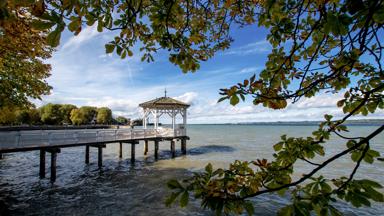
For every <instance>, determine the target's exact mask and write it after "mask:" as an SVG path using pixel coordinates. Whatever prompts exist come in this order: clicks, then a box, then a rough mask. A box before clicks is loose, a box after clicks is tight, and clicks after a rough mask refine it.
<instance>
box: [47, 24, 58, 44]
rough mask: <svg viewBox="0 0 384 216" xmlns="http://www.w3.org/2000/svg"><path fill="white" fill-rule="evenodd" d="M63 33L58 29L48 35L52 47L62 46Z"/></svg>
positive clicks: (48, 41)
mask: <svg viewBox="0 0 384 216" xmlns="http://www.w3.org/2000/svg"><path fill="white" fill-rule="evenodd" d="M60 37H61V31H60V30H59V29H58V28H56V29H55V30H54V31H52V32H51V33H49V34H48V36H47V43H48V44H49V45H50V46H52V47H57V46H58V45H59V44H60Z"/></svg>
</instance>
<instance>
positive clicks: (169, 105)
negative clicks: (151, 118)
mask: <svg viewBox="0 0 384 216" xmlns="http://www.w3.org/2000/svg"><path fill="white" fill-rule="evenodd" d="M139 106H140V107H142V108H160V109H173V108H188V107H189V106H190V105H189V104H187V103H184V102H181V101H178V100H175V99H173V98H170V97H167V96H165V97H161V98H156V99H153V100H150V101H147V102H144V103H141V104H139Z"/></svg>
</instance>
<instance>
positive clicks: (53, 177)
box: [45, 148, 60, 182]
mask: <svg viewBox="0 0 384 216" xmlns="http://www.w3.org/2000/svg"><path fill="white" fill-rule="evenodd" d="M45 151H47V152H49V153H51V182H55V181H56V159H57V153H60V149H59V148H52V149H47V150H45Z"/></svg>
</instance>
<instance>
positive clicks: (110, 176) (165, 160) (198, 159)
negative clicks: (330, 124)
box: [0, 125, 384, 215]
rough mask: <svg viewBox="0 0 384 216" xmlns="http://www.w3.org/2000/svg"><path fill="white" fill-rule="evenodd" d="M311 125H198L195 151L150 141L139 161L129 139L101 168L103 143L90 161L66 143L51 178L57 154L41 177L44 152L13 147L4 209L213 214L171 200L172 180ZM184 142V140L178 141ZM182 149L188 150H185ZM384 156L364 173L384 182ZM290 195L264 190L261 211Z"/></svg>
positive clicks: (252, 154)
mask: <svg viewBox="0 0 384 216" xmlns="http://www.w3.org/2000/svg"><path fill="white" fill-rule="evenodd" d="M313 129H314V128H313V127H308V126H289V127H288V126H251V125H243V126H241V125H191V126H189V128H188V135H189V136H190V137H191V140H190V141H189V142H188V143H187V147H188V155H187V156H179V157H177V158H175V159H171V158H170V151H169V147H170V145H169V142H161V143H160V158H159V160H158V161H155V160H154V158H153V144H152V143H151V142H150V151H149V154H148V156H146V157H144V156H142V155H141V152H142V151H143V144H142V143H141V144H140V145H139V146H137V149H136V157H137V158H136V159H137V160H136V163H135V164H134V165H131V163H130V160H129V156H130V152H129V150H130V148H129V147H130V146H129V145H124V146H123V147H124V152H123V154H124V155H123V156H124V159H122V160H120V159H119V158H118V155H117V152H118V150H117V147H118V145H117V144H109V145H107V148H106V149H105V150H104V152H103V168H102V170H101V171H100V170H99V169H98V167H97V151H96V150H97V149H93V148H91V154H90V156H91V157H90V161H91V164H90V165H85V164H84V147H76V148H64V149H62V152H61V153H60V154H58V159H57V181H56V182H55V183H54V184H51V183H50V182H49V162H50V161H49V154H48V155H47V164H46V167H47V171H48V172H47V177H48V178H46V179H42V180H40V179H39V177H38V169H39V152H38V151H33V152H26V153H12V154H6V155H5V159H3V160H0V205H2V206H0V210H1V208H3V210H4V209H7V210H6V211H3V212H1V211H0V214H1V213H2V214H4V215H5V214H11V215H155V214H156V215H211V214H212V213H211V212H210V211H207V210H202V209H201V208H200V207H199V206H200V203H199V201H198V200H192V201H191V203H190V205H188V207H187V208H179V207H177V206H174V207H172V208H167V207H165V206H164V199H165V196H166V195H167V194H169V191H168V189H167V188H166V186H165V183H166V182H167V181H168V180H169V179H172V178H178V179H182V178H185V177H188V176H190V175H191V172H192V171H198V170H201V169H202V168H203V167H204V166H205V164H206V163H208V162H211V163H213V164H214V166H215V167H226V166H227V165H228V164H229V163H230V162H232V161H233V160H235V159H241V160H253V159H256V158H269V159H270V158H271V156H270V155H271V152H272V145H273V144H274V143H275V142H276V141H278V140H279V137H280V135H281V134H283V133H286V134H289V135H292V136H294V135H296V136H305V135H310V132H311V131H312V130H313ZM373 129H375V127H373V126H353V127H351V130H352V132H353V134H354V135H356V136H357V135H366V134H368V133H369V132H370V131H371V130H373ZM383 144H384V136H383V134H381V135H380V137H378V138H377V139H375V140H374V142H372V144H371V145H372V146H374V147H375V149H376V150H379V152H380V153H381V154H382V155H383V154H384V145H383ZM177 147H178V149H179V148H180V144H179V143H178V145H177ZM327 147H328V148H327V152H328V153H332V152H336V151H338V150H340V149H341V148H342V147H343V144H341V143H340V141H339V140H332V142H331V143H329V144H327ZM177 154H178V155H181V153H180V151H178V152H177ZM352 166H353V165H352V164H351V163H350V161H349V159H348V158H342V159H340V160H338V163H337V164H336V165H333V166H332V167H331V169H329V170H327V171H324V172H323V173H322V174H323V175H326V176H329V177H334V176H336V174H343V173H344V174H345V175H347V174H348V171H349V170H350V169H351V168H352ZM310 168H311V167H308V166H306V165H305V164H303V163H300V164H298V165H297V167H296V169H297V170H298V171H297V175H301V173H303V172H306V171H308V170H310ZM383 172H384V163H382V162H376V163H375V164H374V165H373V166H372V165H369V166H363V167H362V169H360V171H359V173H357V177H358V178H359V177H368V178H372V179H376V180H377V181H379V182H381V183H382V184H383V183H384V177H383V175H382V173H383ZM287 202H289V198H281V197H279V196H276V195H273V194H272V195H263V196H260V197H258V198H255V199H254V203H255V207H256V215H275V214H276V211H277V210H278V209H279V208H280V207H282V206H283V205H284V204H286V203H287ZM338 207H339V208H340V209H341V210H342V211H343V212H344V213H345V214H346V215H384V207H382V206H379V205H378V204H374V205H373V207H372V208H360V209H355V208H353V207H350V206H349V205H345V204H342V203H340V204H338Z"/></svg>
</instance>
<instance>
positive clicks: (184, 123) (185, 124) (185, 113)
mask: <svg viewBox="0 0 384 216" xmlns="http://www.w3.org/2000/svg"><path fill="white" fill-rule="evenodd" d="M183 128H184V129H183V136H185V135H187V109H183Z"/></svg>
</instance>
